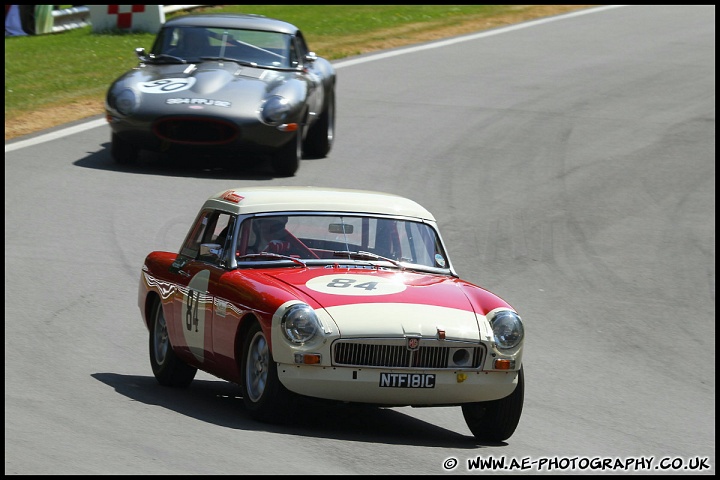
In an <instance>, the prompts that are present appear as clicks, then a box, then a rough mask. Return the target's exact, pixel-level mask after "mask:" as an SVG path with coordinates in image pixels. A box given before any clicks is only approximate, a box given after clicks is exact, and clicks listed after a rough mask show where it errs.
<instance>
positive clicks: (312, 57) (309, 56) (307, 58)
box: [305, 52, 318, 63]
mask: <svg viewBox="0 0 720 480" xmlns="http://www.w3.org/2000/svg"><path fill="white" fill-rule="evenodd" d="M317 58H318V57H317V55H315V52H308V54H307V55H305V62H306V63H313V62H314V61H315V60H317Z"/></svg>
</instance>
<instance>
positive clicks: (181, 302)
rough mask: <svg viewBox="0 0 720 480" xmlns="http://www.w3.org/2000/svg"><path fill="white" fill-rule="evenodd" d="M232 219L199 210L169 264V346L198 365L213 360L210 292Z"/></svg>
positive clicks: (222, 264) (221, 269) (214, 286)
mask: <svg viewBox="0 0 720 480" xmlns="http://www.w3.org/2000/svg"><path fill="white" fill-rule="evenodd" d="M232 222H233V218H232V216H231V215H229V214H228V213H225V212H221V211H216V210H203V211H202V212H200V214H199V215H198V217H197V219H196V222H195V225H194V227H193V228H192V229H191V230H190V233H189V234H188V236H187V238H186V239H185V242H184V243H183V246H182V248H181V251H180V255H179V256H178V260H177V261H176V262H175V264H173V270H174V272H173V273H175V274H176V278H177V279H178V280H177V281H178V288H177V289H176V290H175V294H174V298H173V307H174V308H173V309H172V312H173V328H172V329H171V330H170V329H169V330H170V332H169V333H170V335H171V340H172V343H173V345H175V347H176V348H180V349H181V350H183V351H184V352H185V354H186V356H188V358H189V359H190V361H191V362H193V363H195V364H197V365H199V366H210V365H212V364H213V363H214V359H213V354H212V351H213V336H212V331H213V314H214V305H215V293H214V292H215V291H216V290H217V285H218V284H219V282H220V278H221V277H222V275H223V274H224V273H225V272H226V271H227V269H226V267H225V262H224V255H223V252H224V249H225V248H226V245H225V244H226V239H227V236H228V235H227V232H229V231H230V230H231V229H232Z"/></svg>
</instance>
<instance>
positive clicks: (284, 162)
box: [272, 128, 302, 177]
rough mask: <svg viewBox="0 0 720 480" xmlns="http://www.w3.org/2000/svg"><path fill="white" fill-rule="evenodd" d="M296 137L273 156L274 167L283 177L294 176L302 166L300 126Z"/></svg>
mask: <svg viewBox="0 0 720 480" xmlns="http://www.w3.org/2000/svg"><path fill="white" fill-rule="evenodd" d="M294 135H295V136H294V138H293V139H292V140H290V141H289V142H287V143H286V144H285V145H283V146H282V147H280V149H279V150H278V151H277V152H275V154H274V156H273V158H272V167H273V170H274V171H275V173H276V174H277V175H278V176H281V177H292V176H293V175H295V172H297V170H298V168H299V167H300V159H301V158H302V131H301V130H300V128H298V130H297V131H295V133H294Z"/></svg>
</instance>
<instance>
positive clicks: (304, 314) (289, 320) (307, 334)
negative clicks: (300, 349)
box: [280, 303, 321, 345]
mask: <svg viewBox="0 0 720 480" xmlns="http://www.w3.org/2000/svg"><path fill="white" fill-rule="evenodd" d="M280 329H281V330H282V332H283V335H285V338H287V339H288V340H289V341H290V342H291V343H294V344H297V345H302V344H304V343H307V342H309V341H311V340H312V339H313V338H315V337H316V336H317V335H319V334H320V332H321V327H320V322H319V320H318V318H317V315H315V311H314V310H313V309H312V308H310V306H309V305H305V304H302V303H296V304H294V305H291V306H289V307H288V309H287V310H286V311H285V313H284V314H283V316H282V320H281V322H280Z"/></svg>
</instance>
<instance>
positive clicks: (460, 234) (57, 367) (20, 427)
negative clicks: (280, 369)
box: [5, 5, 715, 475]
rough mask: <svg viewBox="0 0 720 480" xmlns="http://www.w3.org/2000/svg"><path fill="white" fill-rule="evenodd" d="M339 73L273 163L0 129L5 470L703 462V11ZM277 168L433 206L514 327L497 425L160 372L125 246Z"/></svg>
mask: <svg viewBox="0 0 720 480" xmlns="http://www.w3.org/2000/svg"><path fill="white" fill-rule="evenodd" d="M336 66H337V67H338V96H337V99H338V124H337V139H336V143H335V146H334V148H333V150H332V152H331V154H330V155H329V156H328V157H327V158H325V159H315V160H309V159H308V160H304V161H303V162H302V164H301V167H300V170H299V171H298V173H297V174H296V175H295V176H294V177H291V178H275V177H273V175H272V173H271V172H270V171H269V169H265V168H263V167H262V166H259V167H255V168H253V169H230V168H227V167H226V166H224V165H213V164H212V163H210V162H199V163H195V164H193V163H191V162H190V163H188V162H185V163H182V164H175V163H173V162H169V161H167V160H162V159H155V158H152V157H148V158H144V159H143V162H142V163H141V164H140V165H138V166H134V167H131V168H127V167H123V168H121V167H119V166H117V165H115V164H113V162H112V161H111V159H110V156H109V151H108V148H109V139H110V132H109V127H107V125H105V124H104V123H103V121H102V119H100V118H96V119H93V120H92V121H91V122H90V123H86V122H85V123H82V124H78V125H74V126H72V127H73V128H72V129H67V128H63V129H59V130H55V131H52V132H43V134H42V135H39V136H33V137H29V138H23V139H21V141H19V142H13V143H10V144H6V146H5V152H6V154H5V473H6V474H39V475H53V474H79V475H83V474H316V475H318V474H446V473H447V474H468V473H469V474H488V473H557V474H567V473H604V474H608V473H612V474H620V473H623V474H627V473H631V474H636V473H637V474H645V473H667V474H688V473H690V474H694V473H704V474H714V473H715V6H713V5H711V6H613V7H610V8H598V9H592V10H587V11H583V12H579V13H575V14H569V15H564V16H559V17H552V18H551V19H548V20H545V21H537V22H529V23H526V24H520V25H517V26H514V27H510V28H502V29H497V30H492V31H488V32H483V33H479V34H476V35H469V36H464V37H459V38H457V39H453V40H451V41H443V42H435V43H432V44H427V45H422V46H420V48H405V49H398V50H392V51H388V52H383V53H382V54H380V55H368V56H363V57H357V58H353V59H347V60H343V61H338V62H337V63H336ZM280 184H288V185H317V186H335V187H351V188H364V189H374V190H382V191H390V192H394V193H398V194H401V195H405V196H408V197H410V198H413V199H415V200H417V201H419V202H420V203H421V204H423V205H424V206H426V207H427V208H428V209H429V210H430V211H432V212H433V213H434V214H435V215H436V217H437V218H438V220H439V224H440V227H441V229H442V232H443V235H444V237H445V240H446V242H447V243H448V245H449V248H450V255H451V258H452V260H453V261H454V263H455V265H456V267H457V270H458V271H459V273H460V274H461V276H463V277H464V278H466V279H468V280H470V281H472V282H474V283H477V284H479V285H482V286H484V287H486V288H488V289H490V290H492V291H494V292H495V293H498V294H499V295H501V296H502V297H503V298H505V299H506V300H507V301H509V302H510V303H511V304H513V305H514V306H515V307H516V308H517V309H518V311H519V312H520V314H521V315H522V316H523V319H524V320H525V323H526V333H527V344H526V345H527V346H526V354H525V357H524V365H525V374H526V396H525V409H524V412H523V417H522V419H521V421H520V425H519V426H518V429H517V431H516V432H515V434H514V435H513V436H512V437H511V438H510V439H509V440H508V441H507V442H503V443H500V444H483V443H478V442H477V441H475V440H474V438H473V437H472V435H471V434H470V431H469V430H468V428H467V427H466V425H465V422H464V420H463V418H462V414H461V411H460V409H459V408H457V407H446V408H430V409H413V408H394V409H362V408H347V407H344V408H317V409H313V408H308V412H307V416H306V417H305V418H303V419H301V420H300V422H299V423H298V424H297V425H295V426H292V427H279V426H266V425H263V424H259V423H256V422H254V421H252V420H251V419H250V418H249V416H248V414H247V412H246V411H245V409H244V407H243V405H242V400H241V399H240V398H239V397H238V395H239V392H238V390H237V388H236V387H235V386H233V385H231V384H229V383H227V382H223V381H221V380H218V379H216V378H214V377H211V376H209V375H206V374H199V375H198V377H197V379H196V380H195V381H194V383H193V384H192V385H191V387H190V388H189V389H185V390H172V389H167V388H161V387H160V386H158V385H157V384H156V382H155V379H154V377H153V376H152V372H151V370H150V364H149V360H148V354H147V350H148V347H147V332H146V331H145V328H144V326H143V324H142V321H141V319H140V314H139V310H138V307H137V285H138V279H139V274H140V266H141V264H142V261H143V258H144V257H145V255H146V254H147V253H148V252H150V251H151V250H170V251H176V250H177V248H178V247H179V246H180V242H181V241H182V240H183V238H184V235H185V231H186V229H187V227H188V225H189V224H190V222H191V221H192V220H193V219H194V216H195V214H196V212H197V210H198V208H199V207H200V205H201V203H202V202H203V201H204V200H205V198H207V197H208V196H209V195H210V194H212V193H215V192H217V191H220V190H222V189H225V188H230V187H235V186H250V185H280ZM478 457H480V458H483V459H487V458H490V457H492V458H493V459H495V460H501V459H505V461H506V462H507V463H506V464H509V463H510V462H511V461H512V460H515V461H516V462H518V464H519V465H525V466H526V467H527V469H524V468H517V469H514V470H493V471H490V470H488V469H480V468H474V466H472V464H471V462H472V461H474V460H476V459H477V458H478ZM453 459H454V460H453ZM616 460H620V461H622V462H627V463H626V465H628V467H627V469H625V468H619V467H618V464H617V463H616ZM642 460H644V461H646V462H647V463H646V464H644V465H641V464H639V463H633V462H639V461H642ZM598 461H600V462H605V463H604V465H605V467H604V469H603V468H602V466H601V465H602V464H598V463H597V462H598ZM455 462H456V463H455ZM523 462H524V463H523ZM663 462H664V463H663ZM672 462H674V463H672ZM573 464H574V465H576V466H579V467H582V466H584V467H585V468H584V469H581V470H576V471H572V470H570V467H571V466H572V465H573ZM453 465H454V467H453ZM592 465H595V468H593V467H592ZM673 465H674V467H675V468H672V466H673ZM663 466H665V467H667V466H670V467H671V468H663ZM698 466H700V467H702V469H698V468H695V469H690V468H692V467H698ZM686 467H687V469H686ZM705 467H709V468H705Z"/></svg>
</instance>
